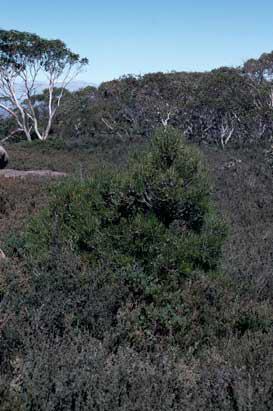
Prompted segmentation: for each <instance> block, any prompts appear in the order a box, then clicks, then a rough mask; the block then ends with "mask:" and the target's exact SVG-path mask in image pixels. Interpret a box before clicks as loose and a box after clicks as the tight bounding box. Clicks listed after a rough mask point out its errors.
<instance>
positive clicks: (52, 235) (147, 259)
mask: <svg viewBox="0 0 273 411" xmlns="http://www.w3.org/2000/svg"><path fill="white" fill-rule="evenodd" d="M225 232H226V230H225V225H224V224H223V222H222V221H221V220H220V218H219V217H218V216H217V214H216V212H215V210H214V208H213V205H212V204H211V200H210V183H209V180H208V177H207V173H206V169H205V167H204V163H203V161H202V158H201V155H200V153H199V151H198V150H197V149H196V148H195V147H193V146H189V145H186V144H185V143H184V141H183V137H182V136H181V134H180V132H179V131H177V130H175V129H173V128H163V129H159V130H157V131H156V132H155V135H154V137H153V139H152V142H151V145H150V148H149V150H147V153H145V154H144V155H142V156H135V157H134V158H132V159H131V160H130V162H129V166H128V169H127V170H125V171H121V172H120V173H119V174H111V173H109V172H105V171H102V172H101V173H99V174H97V175H95V176H94V177H93V178H92V179H90V180H87V181H77V180H70V181H67V182H65V183H62V184H60V185H59V186H58V187H57V189H55V190H54V191H53V193H52V197H51V202H50V205H49V208H48V209H45V210H44V211H43V212H42V213H41V214H40V215H39V216H38V217H37V218H35V219H34V220H33V221H32V223H31V224H30V225H29V227H28V229H27V231H26V233H25V235H24V247H23V249H24V251H23V253H26V255H27V256H28V257H29V261H30V264H33V265H34V266H35V267H36V269H37V267H41V268H42V269H43V271H44V270H45V267H47V268H46V269H47V270H52V269H53V270H54V269H56V267H55V268H54V267H53V268H52V267H51V265H52V261H55V260H56V259H55V257H54V256H55V255H56V258H57V256H58V255H59V254H60V250H61V249H62V248H63V247H64V246H65V248H66V249H70V250H71V253H75V254H78V255H79V256H81V258H82V259H83V260H84V261H85V263H87V264H88V265H90V266H91V267H93V268H94V269H96V270H98V269H103V268H101V267H103V264H104V263H105V262H107V267H108V268H109V266H110V267H111V269H112V275H110V276H108V278H109V282H110V283H111V284H113V283H115V282H116V281H120V278H119V276H120V273H121V272H122V270H123V271H124V270H126V273H127V274H126V277H125V278H124V279H123V280H122V281H124V282H125V285H126V287H127V288H128V289H129V291H130V293H131V294H130V295H131V298H133V299H134V300H136V301H138V302H139V304H141V305H143V309H142V311H141V314H140V315H139V321H141V322H142V323H143V327H146V326H148V324H149V323H150V322H153V323H158V324H159V326H158V327H156V328H157V330H158V332H159V333H165V334H166V333H167V334H168V333H169V332H170V331H171V329H172V330H177V332H178V331H179V328H180V326H179V323H180V320H179V315H178V311H179V310H178V311H177V306H179V305H180V304H183V302H182V301H181V298H180V295H179V289H180V288H181V287H183V282H184V281H185V279H187V278H189V277H190V276H191V275H192V274H193V272H194V271H196V270H201V271H203V272H209V271H211V270H214V269H215V268H216V266H217V262H218V259H219V257H220V254H221V244H222V243H223V240H224V238H225ZM49 261H50V264H49ZM48 264H49V265H50V267H49V266H48ZM53 265H54V264H53ZM174 305H175V306H174ZM140 317H141V320H140ZM172 332H173V331H172ZM175 332H176V331H175Z"/></svg>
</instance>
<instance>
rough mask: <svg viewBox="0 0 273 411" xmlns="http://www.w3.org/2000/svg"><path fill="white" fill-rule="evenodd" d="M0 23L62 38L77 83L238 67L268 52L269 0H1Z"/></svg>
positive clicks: (272, 40) (272, 37)
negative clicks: (80, 63)
mask: <svg viewBox="0 0 273 411" xmlns="http://www.w3.org/2000/svg"><path fill="white" fill-rule="evenodd" d="M0 27H1V28H2V29H6V30H11V29H14V30H19V31H28V32H32V33H36V34H38V35H40V36H41V37H44V38H49V39H55V38H58V39H61V40H63V41H64V42H65V43H66V45H67V46H68V47H69V48H70V49H71V50H72V51H74V52H77V53H79V54H80V55H81V56H82V57H88V59H89V60H90V65H89V67H88V68H87V69H86V71H85V73H82V74H81V76H80V79H81V80H84V81H88V82H93V83H97V84H99V83H100V82H102V81H106V80H111V79H113V78H118V77H120V76H121V75H124V74H129V73H130V74H144V73H148V72H156V71H164V72H166V71H172V70H175V71H184V70H185V71H204V70H211V69H213V68H216V67H220V66H238V65H240V64H242V63H243V62H244V61H245V60H246V59H248V58H250V57H254V58H256V57H258V56H259V55H260V54H261V53H263V52H269V51H271V50H272V49H273V1H272V0H259V1H258V0H247V1H246V0H236V1H235V0H222V1H221V0H194V1H190V0H188V1H185V0H165V1H162V0H112V1H111V0H95V1H93V0H89V1H88V0H73V1H71V0H55V1H53V0H46V1H43V2H40V1H37V0H13V1H12V2H8V1H4V0H1V1H0Z"/></svg>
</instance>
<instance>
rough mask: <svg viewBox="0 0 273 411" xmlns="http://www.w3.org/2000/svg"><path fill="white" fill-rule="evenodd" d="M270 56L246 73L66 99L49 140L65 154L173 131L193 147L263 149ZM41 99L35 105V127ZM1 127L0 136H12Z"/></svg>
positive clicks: (156, 78)
mask: <svg viewBox="0 0 273 411" xmlns="http://www.w3.org/2000/svg"><path fill="white" fill-rule="evenodd" d="M271 60H272V54H264V55H262V56H261V57H260V58H259V59H258V60H253V59H252V60H249V61H247V62H246V63H245V64H244V66H243V67H240V68H229V67H221V68H219V69H215V70H212V71H210V72H203V73H198V72H196V73H195V72H190V73H189V72H171V73H152V74H146V75H144V76H134V75H127V76H124V77H121V78H120V79H118V80H112V81H109V82H105V83H102V84H101V85H100V87H99V88H98V89H97V88H95V87H86V88H84V89H81V90H79V91H75V92H69V91H67V92H66V93H65V96H64V98H63V101H62V104H61V107H60V109H59V112H58V114H57V115H56V118H55V121H54V124H53V128H52V134H53V135H54V136H56V137H59V138H61V139H63V140H64V142H65V144H68V145H70V146H74V145H76V146H77V145H80V146H85V145H87V146H97V145H105V144H110V145H112V144H115V143H116V142H117V141H125V142H128V141H132V140H135V139H139V138H140V137H144V138H146V137H147V136H150V134H151V132H152V131H153V130H154V129H155V128H156V127H158V126H159V125H161V126H162V125H163V126H166V125H171V126H174V127H177V128H178V129H180V130H181V131H183V132H184V134H185V135H186V137H187V139H188V140H190V141H193V142H197V143H201V142H205V143H208V144H210V143H213V144H218V145H222V146H223V147H224V146H226V145H235V146H238V145H245V144H249V143H253V142H258V141H263V142H266V141H268V140H269V139H270V138H271V136H272V129H273V121H272V120H273V92H272V78H271V74H272V73H271V65H270V64H271ZM46 93H47V91H44V94H40V95H37V96H35V97H34V100H35V101H36V110H38V111H39V121H41V122H42V121H43V118H44V117H45V116H46V106H45V104H46ZM12 123H13V121H12V120H11V119H2V122H1V124H0V133H1V134H2V135H7V133H9V132H10V131H12V127H13V124H12Z"/></svg>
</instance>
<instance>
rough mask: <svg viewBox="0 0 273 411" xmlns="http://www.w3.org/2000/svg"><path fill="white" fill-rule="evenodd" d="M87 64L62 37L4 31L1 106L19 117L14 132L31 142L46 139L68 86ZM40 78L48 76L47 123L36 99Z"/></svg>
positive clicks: (1, 38)
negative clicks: (41, 120)
mask: <svg viewBox="0 0 273 411" xmlns="http://www.w3.org/2000/svg"><path fill="white" fill-rule="evenodd" d="M86 64H88V60H87V59H86V58H81V57H80V56H79V55H78V54H76V53H73V52H72V51H71V50H70V49H69V48H67V46H66V45H65V44H64V43H63V42H62V41H61V40H47V39H43V38H41V37H39V36H38V35H36V34H32V33H27V32H19V31H15V30H10V31H7V30H0V108H2V109H4V110H6V112H8V113H9V114H10V115H11V116H12V117H13V118H14V119H15V121H16V124H17V128H16V129H15V130H14V131H13V134H14V133H16V132H22V133H24V135H25V136H26V138H27V140H28V141H31V140H32V138H33V136H35V138H38V139H39V140H41V141H44V140H46V139H47V138H48V135H49V132H50V129H51V126H52V120H53V118H54V116H55V114H56V111H57V109H58V107H59V106H60V102H61V99H62V97H63V95H64V90H65V88H66V87H67V85H68V84H69V83H70V82H71V81H72V80H73V79H74V78H75V77H76V76H77V75H78V74H79V72H80V71H81V70H82V68H83V67H84V66H85V65H86ZM40 79H46V89H47V93H46V95H47V104H46V106H47V115H46V122H44V121H43V122H42V123H41V122H40V121H39V116H38V107H37V101H36V100H35V94H36V92H37V86H38V85H39V80H40ZM19 85H20V89H19V90H18V86H19Z"/></svg>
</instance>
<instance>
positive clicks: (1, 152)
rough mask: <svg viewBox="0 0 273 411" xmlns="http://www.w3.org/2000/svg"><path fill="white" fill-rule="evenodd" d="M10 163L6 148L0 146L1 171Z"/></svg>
mask: <svg viewBox="0 0 273 411" xmlns="http://www.w3.org/2000/svg"><path fill="white" fill-rule="evenodd" d="M8 162H9V156H8V153H7V152H6V150H5V149H4V147H2V146H0V169H2V168H5V167H6V166H7V164H8Z"/></svg>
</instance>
